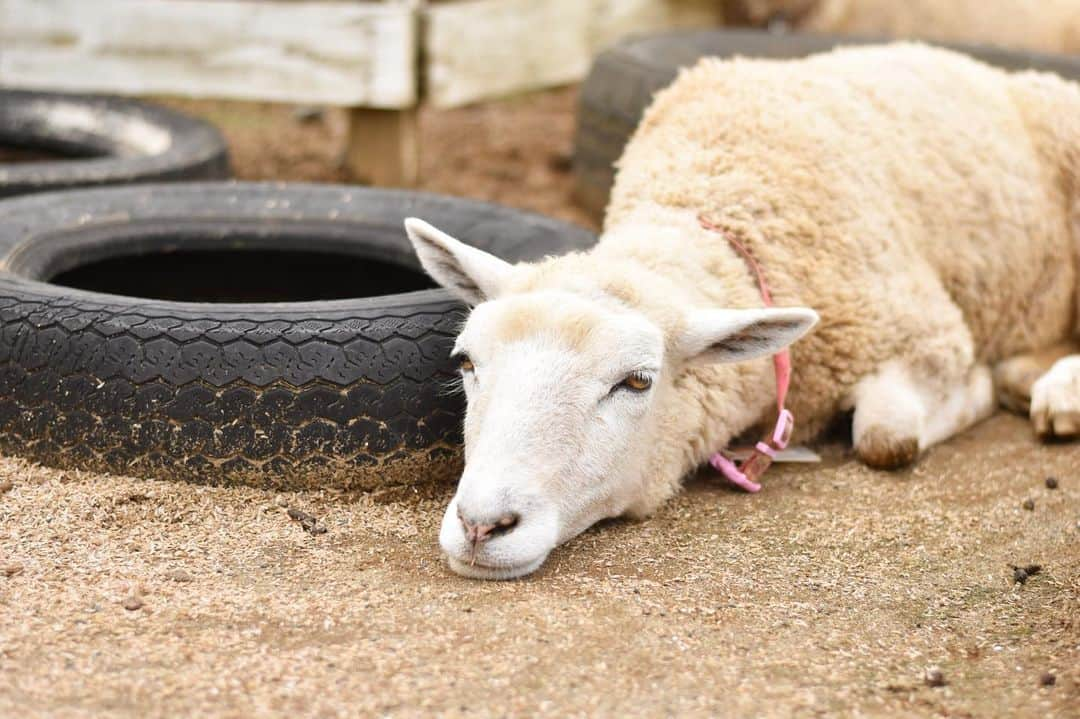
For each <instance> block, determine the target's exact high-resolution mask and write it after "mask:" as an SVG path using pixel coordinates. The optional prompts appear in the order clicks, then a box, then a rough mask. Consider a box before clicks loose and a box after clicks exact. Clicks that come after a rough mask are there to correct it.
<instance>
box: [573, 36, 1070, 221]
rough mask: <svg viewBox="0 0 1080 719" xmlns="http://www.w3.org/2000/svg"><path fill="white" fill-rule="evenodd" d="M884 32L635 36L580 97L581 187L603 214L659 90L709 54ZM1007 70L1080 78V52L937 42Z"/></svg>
mask: <svg viewBox="0 0 1080 719" xmlns="http://www.w3.org/2000/svg"><path fill="white" fill-rule="evenodd" d="M875 42H882V40H880V39H875V38H866V37H850V36H837V35H816V34H803V33H791V34H787V33H771V32H767V31H764V30H700V31H677V32H670V33H663V34H658V35H650V36H644V37H637V38H631V39H629V40H626V41H623V42H621V43H619V44H617V45H615V46H614V47H612V48H610V49H608V50H606V51H604V52H603V53H601V54H600V55H599V56H598V57H597V58H596V60H595V61H594V62H593V65H592V69H591V70H590V71H589V74H588V76H587V77H586V79H585V82H584V85H583V86H582V89H581V94H580V98H579V101H578V103H579V104H578V118H577V131H576V134H575V138H574V173H575V183H576V187H575V193H576V197H577V200H578V202H579V203H580V204H581V205H582V206H583V207H585V208H586V209H587V210H588V211H589V212H591V213H593V214H594V215H595V216H596V217H600V216H601V215H602V214H603V211H604V207H605V206H606V204H607V200H608V195H609V194H610V192H611V186H612V183H613V182H614V178H615V170H614V163H615V161H616V160H618V159H619V156H620V155H621V154H622V151H623V147H625V145H626V143H627V141H628V140H629V139H630V136H631V135H632V134H633V132H634V129H635V128H636V127H637V124H638V122H639V121H640V120H641V116H642V114H643V113H644V112H645V109H646V108H647V107H648V106H649V104H650V103H651V102H652V98H653V95H654V94H655V93H656V92H657V91H658V90H661V89H663V88H664V87H666V86H667V85H669V84H671V82H672V81H673V80H674V79H675V76H676V75H677V74H678V71H679V69H680V68H683V67H688V66H690V65H693V64H694V63H696V62H697V61H698V60H699V59H701V58H703V57H709V56H716V57H732V56H735V55H742V56H746V57H766V58H798V57H805V56H807V55H811V54H813V53H817V52H824V51H826V50H830V49H832V48H834V47H836V46H838V45H865V44H869V43H875ZM935 44H938V45H941V46H943V47H949V48H952V49H954V50H959V51H961V52H965V53H967V54H969V55H971V56H973V57H975V58H977V59H979V60H982V61H984V62H987V63H989V64H991V65H996V66H998V67H1002V68H1005V69H1008V70H1020V69H1026V68H1034V69H1037V70H1046V71H1049V72H1056V73H1058V74H1059V75H1061V76H1063V77H1066V78H1068V79H1072V80H1077V79H1080V58H1074V57H1070V56H1064V55H1046V54H1040V53H1034V52H1025V51H1019V50H1006V49H1003V48H998V47H991V46H977V45H964V44H950V43H935Z"/></svg>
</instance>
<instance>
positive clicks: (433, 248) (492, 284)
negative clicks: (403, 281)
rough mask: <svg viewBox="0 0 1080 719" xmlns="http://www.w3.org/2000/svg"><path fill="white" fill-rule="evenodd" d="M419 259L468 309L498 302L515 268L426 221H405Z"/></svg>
mask: <svg viewBox="0 0 1080 719" xmlns="http://www.w3.org/2000/svg"><path fill="white" fill-rule="evenodd" d="M405 232H406V233H407V234H408V235H409V240H410V241H411V242H412V245H413V249H414V250H416V256H417V257H419V258H420V264H421V265H423V266H424V269H425V270H426V271H427V273H428V274H429V275H431V278H432V279H433V280H435V281H436V282H438V283H439V284H440V285H442V286H443V287H445V288H446V289H448V290H450V291H451V292H453V293H454V294H455V295H457V296H458V297H459V298H460V299H462V300H464V301H465V303H466V304H468V305H478V304H480V303H481V302H483V301H485V300H490V299H492V298H494V297H495V296H496V295H497V294H498V293H499V289H500V287H501V286H502V284H503V281H504V280H505V278H506V277H507V275H509V274H510V272H511V270H512V269H513V267H512V266H511V265H510V264H509V263H508V262H504V261H503V260H500V259H499V258H498V257H496V256H495V255H491V254H488V253H487V252H484V251H483V250H478V249H476V248H475V247H469V246H468V245H466V244H464V243H462V242H459V241H458V240H455V239H454V238H453V237H451V236H450V235H448V234H446V233H445V232H443V231H442V230H440V229H438V228H436V227H433V226H431V225H429V224H428V223H426V222H424V221H423V220H420V219H417V218H415V217H410V218H408V219H406V220H405Z"/></svg>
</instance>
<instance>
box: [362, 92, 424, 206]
mask: <svg viewBox="0 0 1080 719" xmlns="http://www.w3.org/2000/svg"><path fill="white" fill-rule="evenodd" d="M418 135H419V132H418V127H417V110H416V108H415V107H410V108H405V109H402V110H376V109H372V108H368V107H353V108H350V109H349V132H348V139H347V144H346V147H345V167H346V168H347V169H348V171H349V173H350V174H351V175H352V178H353V179H354V180H355V181H356V182H361V183H364V184H367V185H377V186H380V187H413V186H415V185H416V183H417V180H418V179H419V176H420V142H419V137H418Z"/></svg>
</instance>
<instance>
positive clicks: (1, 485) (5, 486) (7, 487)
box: [0, 479, 15, 494]
mask: <svg viewBox="0 0 1080 719" xmlns="http://www.w3.org/2000/svg"><path fill="white" fill-rule="evenodd" d="M14 486H15V484H14V483H13V482H12V481H11V480H10V479H5V480H4V481H3V482H0V494H7V493H8V492H10V491H11V490H12V488H13V487H14Z"/></svg>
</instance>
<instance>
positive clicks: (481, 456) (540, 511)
mask: <svg viewBox="0 0 1080 719" xmlns="http://www.w3.org/2000/svg"><path fill="white" fill-rule="evenodd" d="M406 228H407V229H408V232H409V236H410V238H411V239H412V241H413V244H414V247H415V248H416V251H417V254H418V255H419V257H420V259H421V262H422V263H423V265H424V267H425V268H426V269H427V271H428V272H429V273H430V274H431V275H432V276H433V277H434V278H435V279H436V281H438V282H439V283H440V284H442V285H443V286H445V287H447V288H448V289H450V290H451V291H453V292H455V293H457V294H458V295H459V296H460V297H462V299H464V300H465V301H466V302H468V303H470V304H472V305H473V306H474V309H473V311H472V312H471V314H470V316H469V319H468V321H467V322H466V324H465V327H464V329H463V330H462V332H461V334H460V335H459V336H458V338H457V341H456V343H455V345H454V350H453V354H454V356H455V357H456V358H457V361H458V365H459V368H460V371H461V381H462V384H463V387H464V391H465V394H466V397H467V410H466V418H465V470H464V472H463V474H462V477H461V481H460V483H459V485H458V489H457V493H456V494H455V496H454V498H453V500H452V501H451V502H450V504H449V506H448V507H447V510H446V514H445V515H444V517H443V522H442V528H441V531H440V535H439V542H440V544H441V546H442V549H443V551H444V552H445V553H446V555H447V557H448V560H449V563H450V566H451V568H452V569H453V570H454V571H456V572H458V573H459V574H462V575H465V576H470V577H477V578H485V579H509V578H513V577H519V576H523V575H525V574H529V573H531V572H532V571H534V570H535V569H537V568H538V567H539V566H540V565H541V564H542V563H543V562H544V560H545V559H546V558H547V556H548V554H549V553H550V552H551V550H552V549H554V548H555V547H556V546H557V545H559V544H561V543H562V542H565V541H567V540H569V539H571V538H572V537H574V536H576V535H577V534H579V533H580V532H582V531H584V530H585V529H586V528H588V527H589V526H590V525H592V524H593V523H595V522H597V521H599V520H601V519H604V518H606V517H615V516H619V515H621V514H624V513H626V512H627V511H628V510H631V509H633V508H635V507H639V506H642V505H643V504H646V503H647V497H648V496H649V494H650V493H655V491H654V487H655V482H656V478H655V477H652V476H651V474H652V473H651V472H650V469H651V468H652V467H653V462H652V459H653V457H652V455H653V453H654V451H655V446H656V442H655V440H656V438H657V437H658V436H660V435H661V434H663V433H664V432H665V429H670V428H667V427H666V425H667V424H668V423H669V421H670V418H671V417H672V415H673V414H675V413H676V412H677V411H678V395H677V389H676V386H675V381H674V379H675V378H676V377H678V376H679V375H680V373H681V372H683V371H684V370H685V369H686V367H687V365H688V363H691V362H695V361H700V360H706V361H710V360H711V361H724V360H725V359H728V360H732V359H749V358H751V357H760V356H763V355H764V354H766V353H768V352H770V351H775V350H776V349H777V348H779V347H781V346H783V345H785V344H787V343H789V342H791V341H793V340H794V339H795V338H797V337H798V336H799V335H801V334H802V332H805V331H806V329H809V327H810V326H811V325H812V324H813V321H814V319H816V317H815V316H814V315H813V312H811V311H809V310H711V311H698V312H693V313H689V314H688V315H687V317H686V319H685V321H684V322H681V323H680V326H679V329H678V332H677V335H678V336H677V337H669V336H668V335H669V334H671V333H670V331H669V332H665V331H664V330H663V329H662V328H661V327H659V326H658V325H657V324H656V323H654V322H653V321H652V320H650V319H649V318H648V317H647V316H646V315H645V314H643V313H642V312H640V311H638V310H636V309H633V308H630V307H628V306H626V305H623V304H622V303H620V302H619V301H618V300H615V299H614V298H611V297H605V296H603V295H602V294H597V293H582V292H578V291H567V290H566V289H560V288H540V289H536V288H534V289H530V290H528V291H508V290H507V288H508V286H509V285H510V284H511V283H512V280H513V275H514V274H515V273H522V272H528V269H529V268H528V266H522V267H516V268H515V267H511V266H510V265H508V264H506V263H505V262H503V261H502V260H499V259H497V258H495V257H493V256H491V255H488V254H486V253H483V252H481V251H479V250H476V249H475V248H471V247H468V246H467V245H464V244H462V243H460V242H458V241H457V240H454V239H453V238H451V237H449V236H447V235H445V234H444V233H442V232H440V231H439V230H437V229H435V228H434V227H431V226H430V225H427V224H426V223H423V222H421V221H419V220H408V221H407V222H406ZM720 355H728V357H723V356H720Z"/></svg>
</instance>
